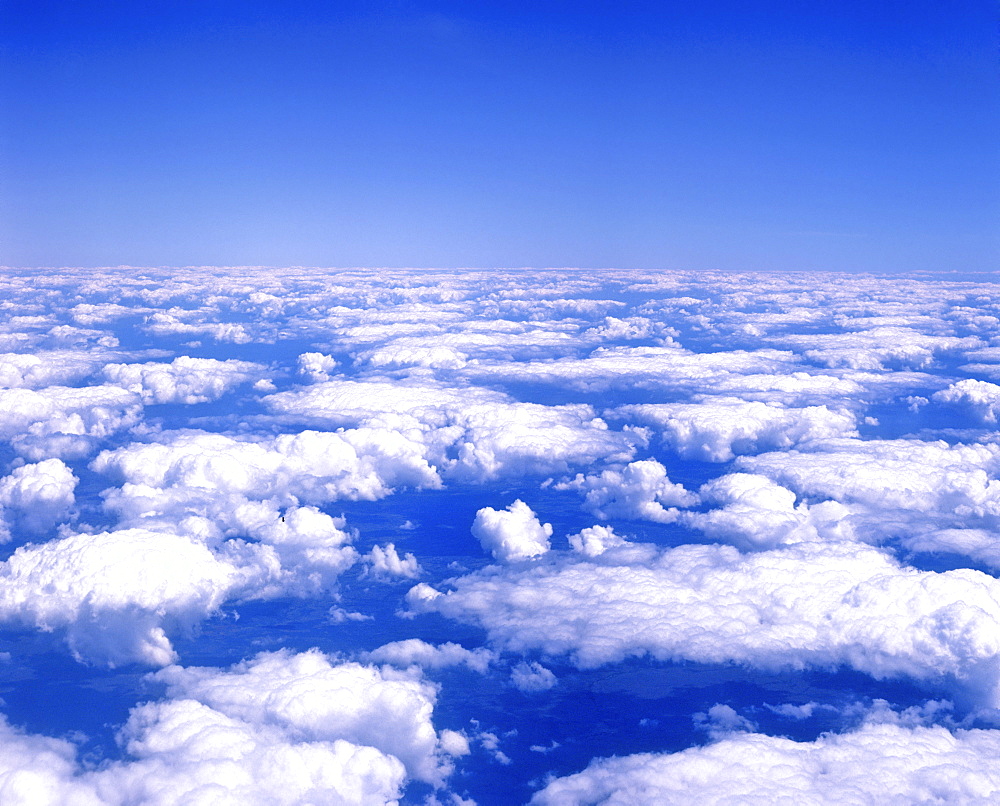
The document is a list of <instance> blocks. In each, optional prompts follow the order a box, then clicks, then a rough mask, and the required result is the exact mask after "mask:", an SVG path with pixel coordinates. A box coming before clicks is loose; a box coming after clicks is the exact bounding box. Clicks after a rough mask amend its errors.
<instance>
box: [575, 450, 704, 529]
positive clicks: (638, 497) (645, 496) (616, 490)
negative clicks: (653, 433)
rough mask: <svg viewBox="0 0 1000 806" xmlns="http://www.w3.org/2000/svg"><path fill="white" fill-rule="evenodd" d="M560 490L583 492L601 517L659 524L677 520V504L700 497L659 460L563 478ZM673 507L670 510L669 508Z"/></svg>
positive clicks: (589, 508) (688, 503)
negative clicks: (674, 479) (671, 476)
mask: <svg viewBox="0 0 1000 806" xmlns="http://www.w3.org/2000/svg"><path fill="white" fill-rule="evenodd" d="M555 489H557V490H576V491H578V492H580V493H583V496H584V499H583V507H584V509H586V510H587V511H588V512H591V513H593V514H594V515H596V516H597V517H598V518H602V519H608V518H633V519H636V520H649V521H656V522H658V523H672V522H673V521H675V520H677V516H678V511H677V509H676V507H686V506H692V505H693V504H696V503H697V502H698V497H697V496H696V495H694V494H693V493H691V492H688V491H687V490H685V489H684V487H683V485H680V484H674V483H673V482H671V481H670V479H669V478H667V469H666V468H665V467H664V466H663V465H661V464H660V463H659V462H657V461H656V460H655V459H643V460H641V461H638V462H630V463H629V464H627V465H625V467H623V468H621V469H620V470H616V469H609V470H603V471H601V473H600V474H598V475H587V476H585V475H583V474H582V473H578V474H577V475H576V478H574V479H571V480H567V481H561V482H559V483H558V484H556V485H555ZM667 507H669V509H668V508H667Z"/></svg>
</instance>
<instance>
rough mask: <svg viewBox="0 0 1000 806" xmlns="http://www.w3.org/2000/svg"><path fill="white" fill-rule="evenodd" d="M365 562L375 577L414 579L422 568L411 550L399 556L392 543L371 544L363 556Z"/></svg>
mask: <svg viewBox="0 0 1000 806" xmlns="http://www.w3.org/2000/svg"><path fill="white" fill-rule="evenodd" d="M365 562H366V563H368V567H369V569H370V570H371V573H372V574H373V575H374V576H375V578H376V579H392V578H401V579H416V578H417V577H418V576H420V572H421V570H422V569H421V568H420V563H418V562H417V558H416V557H415V556H413V554H412V553H411V552H407V553H406V555H405V556H403V557H400V556H399V552H398V551H396V546H395V544H393V543H388V544H386V545H385V546H372V550H371V552H370V553H369V554H367V555H366V556H365Z"/></svg>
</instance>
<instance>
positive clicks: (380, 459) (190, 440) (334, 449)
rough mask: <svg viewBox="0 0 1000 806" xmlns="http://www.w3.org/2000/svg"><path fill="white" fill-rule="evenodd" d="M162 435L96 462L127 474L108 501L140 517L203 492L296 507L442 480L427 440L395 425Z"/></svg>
mask: <svg viewBox="0 0 1000 806" xmlns="http://www.w3.org/2000/svg"><path fill="white" fill-rule="evenodd" d="M157 439H158V441H156V442H150V443H135V444H132V445H129V446H126V447H124V448H119V449H117V450H113V451H104V452H102V453H101V454H100V455H99V456H98V457H97V458H96V459H95V460H94V461H93V463H92V465H91V466H92V468H93V469H94V470H96V471H98V472H101V473H114V474H117V475H119V476H120V477H121V478H123V479H124V481H125V484H124V485H123V486H122V487H121V488H119V489H117V490H115V491H113V493H111V494H109V495H108V503H109V505H110V506H111V507H112V508H114V509H116V510H118V511H120V512H121V513H122V514H123V515H126V516H127V517H132V518H141V517H142V516H143V515H144V514H146V513H148V512H149V508H150V504H153V506H154V507H169V506H170V504H171V501H172V500H175V499H176V500H182V501H183V500H184V499H187V498H190V499H192V500H197V499H198V498H199V496H201V498H202V500H204V501H206V505H207V506H210V505H211V500H210V499H212V498H213V497H214V498H215V499H216V500H219V501H224V500H225V497H226V496H227V495H234V496H241V497H245V498H252V499H257V500H265V499H273V500H275V501H277V502H279V503H281V504H282V505H293V506H294V505H298V504H299V503H300V502H304V503H307V504H314V505H315V504H322V503H326V502H330V501H336V500H339V499H350V500H375V499H378V498H382V497H384V496H386V495H389V494H390V493H391V492H392V490H393V489H394V488H395V487H396V486H408V487H416V488H421V487H429V488H437V487H440V486H441V480H440V478H439V477H438V475H437V473H436V472H435V470H434V469H433V468H432V467H431V466H430V465H429V464H428V463H427V461H426V460H425V459H424V458H423V455H422V450H421V446H420V445H419V444H418V443H414V442H413V441H411V440H410V439H408V438H407V437H406V436H404V435H403V434H400V433H399V432H396V431H391V430H388V429H371V428H361V429H352V430H349V431H343V432H339V433H334V432H320V431H302V432H299V433H297V434H281V435H279V436H277V437H272V438H269V439H268V438H265V439H257V440H251V439H245V438H244V439H237V438H235V437H228V436H225V435H222V434H212V433H207V432H202V431H182V432H174V433H165V434H163V435H161V436H159V437H158V438H157Z"/></svg>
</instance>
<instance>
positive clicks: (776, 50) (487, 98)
mask: <svg viewBox="0 0 1000 806" xmlns="http://www.w3.org/2000/svg"><path fill="white" fill-rule="evenodd" d="M996 53H997V19H996V11H995V7H994V4H992V3H987V2H955V3H948V4H941V3H931V2H910V3H899V2H881V3H859V2H854V3H852V2H837V3H833V2H819V3H782V2H774V3H737V2H711V3H700V4H691V3H583V4H581V3H572V4H570V3H531V4H528V3H525V4H521V3H431V2H423V3H406V2H396V3H388V2H386V3H365V2H338V3H321V2H298V3H290V2H247V1H246V0H240V2H197V3H195V2H143V3H134V2H84V3H81V2H44V1H43V2H38V1H33V2H18V1H17V0H8V2H5V3H4V4H3V5H2V7H0V73H2V77H0V93H2V95H0V103H2V104H3V107H4V109H5V110H6V112H5V114H4V115H3V122H2V123H0V155H2V156H0V171H2V174H0V178H2V183H3V190H2V198H0V262H3V263H5V264H8V265H14V266H40V265H50V266H59V265H76V266H96V265H118V264H133V265H238V264H259V265H323V266H352V265H356V266H380V265H381V266H414V267H430V266H440V267H461V266H482V267H489V266H570V265H571V266H581V267H612V266H616V267H623V268H637V267H638V268H681V269H703V268H718V269H723V270H742V269H753V268H761V269H835V270H876V271H878V270H885V271H897V270H908V269H918V270H983V269H992V268H994V267H995V266H996V258H997V256H998V254H1000V236H998V235H997V232H998V230H1000V228H998V227H997V226H996V224H997V218H998V213H1000V191H998V188H1000V146H998V145H997V137H996V132H997V131H998V129H1000V80H998V65H997V58H996Z"/></svg>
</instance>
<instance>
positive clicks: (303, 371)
mask: <svg viewBox="0 0 1000 806" xmlns="http://www.w3.org/2000/svg"><path fill="white" fill-rule="evenodd" d="M295 363H296V364H297V365H298V371H299V375H301V376H303V377H304V378H306V379H308V380H309V381H311V382H313V383H317V382H320V381H328V380H330V373H331V372H333V371H334V370H335V369H336V368H337V361H336V359H335V358H334V357H333V356H332V355H325V354H324V353H302V355H300V356H299V357H298V359H296V362H295Z"/></svg>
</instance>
